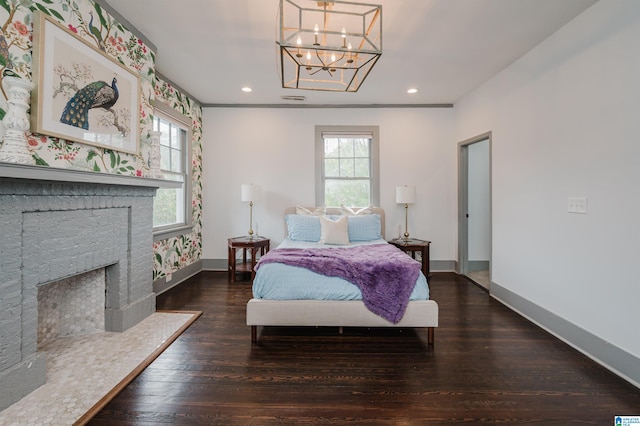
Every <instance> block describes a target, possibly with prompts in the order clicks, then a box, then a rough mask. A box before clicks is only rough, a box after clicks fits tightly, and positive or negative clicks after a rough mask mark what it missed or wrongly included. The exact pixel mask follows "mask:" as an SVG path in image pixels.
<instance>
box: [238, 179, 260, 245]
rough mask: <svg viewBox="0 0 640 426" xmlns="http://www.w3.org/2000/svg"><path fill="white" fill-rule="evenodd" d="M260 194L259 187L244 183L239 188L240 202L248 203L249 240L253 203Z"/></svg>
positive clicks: (251, 232) (251, 231)
mask: <svg viewBox="0 0 640 426" xmlns="http://www.w3.org/2000/svg"><path fill="white" fill-rule="evenodd" d="M260 193H261V188H260V185H254V184H252V183H245V184H243V185H242V186H241V187H240V199H241V201H242V202H247V201H248V202H249V238H253V228H252V225H253V202H254V200H256V199H257V198H258V197H259V196H260Z"/></svg>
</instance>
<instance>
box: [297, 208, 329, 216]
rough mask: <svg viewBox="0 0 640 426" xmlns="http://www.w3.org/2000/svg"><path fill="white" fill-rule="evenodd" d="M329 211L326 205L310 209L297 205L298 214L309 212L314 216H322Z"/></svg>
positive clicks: (308, 213)
mask: <svg viewBox="0 0 640 426" xmlns="http://www.w3.org/2000/svg"><path fill="white" fill-rule="evenodd" d="M326 211H327V209H326V208H324V207H314V208H313V209H308V208H306V207H302V206H296V214H307V215H312V216H320V215H323V214H325V212H326Z"/></svg>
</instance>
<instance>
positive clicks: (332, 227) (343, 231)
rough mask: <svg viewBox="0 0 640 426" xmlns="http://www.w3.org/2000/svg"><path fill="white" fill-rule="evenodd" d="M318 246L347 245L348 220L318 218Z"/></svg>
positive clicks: (345, 218)
mask: <svg viewBox="0 0 640 426" xmlns="http://www.w3.org/2000/svg"><path fill="white" fill-rule="evenodd" d="M320 244H349V218H348V217H347V216H340V217H339V218H338V219H336V220H331V219H329V218H328V217H326V216H320Z"/></svg>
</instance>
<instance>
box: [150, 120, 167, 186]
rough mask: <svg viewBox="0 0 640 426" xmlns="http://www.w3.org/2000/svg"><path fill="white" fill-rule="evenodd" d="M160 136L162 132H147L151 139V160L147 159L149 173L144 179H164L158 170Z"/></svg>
mask: <svg viewBox="0 0 640 426" xmlns="http://www.w3.org/2000/svg"><path fill="white" fill-rule="evenodd" d="M160 136H162V132H158V131H157V130H149V138H150V139H151V158H150V159H149V171H148V172H147V175H146V177H148V178H152V179H164V174H163V173H162V171H161V170H160Z"/></svg>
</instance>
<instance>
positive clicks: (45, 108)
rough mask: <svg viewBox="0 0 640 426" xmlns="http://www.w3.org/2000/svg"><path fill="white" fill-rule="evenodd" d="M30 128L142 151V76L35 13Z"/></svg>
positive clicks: (68, 138) (99, 143) (86, 142)
mask: <svg viewBox="0 0 640 426" xmlns="http://www.w3.org/2000/svg"><path fill="white" fill-rule="evenodd" d="M33 81H34V82H35V83H36V84H35V89H34V90H33V92H32V102H31V110H32V111H31V121H32V126H31V127H32V131H34V132H35V133H40V134H43V135H49V136H53V137H57V138H61V139H65V140H69V141H76V142H81V143H84V144H89V145H95V146H99V147H102V148H107V149H112V150H117V151H122V152H127V153H131V154H137V153H138V136H139V123H140V121H139V117H138V113H139V102H140V76H139V75H138V74H136V73H134V72H133V71H131V70H130V69H129V68H126V67H125V66H124V65H122V64H120V63H119V62H117V61H115V60H114V59H112V57H110V56H108V55H107V54H106V53H104V52H102V51H100V50H98V49H97V48H95V47H94V46H92V45H90V44H89V43H87V42H86V41H84V40H83V39H81V38H80V37H78V36H77V35H76V34H74V33H72V32H70V31H69V30H67V29H66V28H64V27H62V26H61V25H60V24H58V23H57V22H56V21H54V20H53V19H52V18H50V17H49V16H47V15H44V14H42V13H40V12H36V13H35V14H34V31H33Z"/></svg>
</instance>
